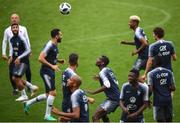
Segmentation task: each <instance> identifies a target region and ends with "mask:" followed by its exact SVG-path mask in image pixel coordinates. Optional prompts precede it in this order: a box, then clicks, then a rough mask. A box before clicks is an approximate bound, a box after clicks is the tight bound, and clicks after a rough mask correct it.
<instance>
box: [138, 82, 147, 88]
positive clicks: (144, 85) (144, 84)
mask: <svg viewBox="0 0 180 123" xmlns="http://www.w3.org/2000/svg"><path fill="white" fill-rule="evenodd" d="M138 84H139V86H140V87H141V88H143V89H148V85H147V84H146V83H141V82H139V83H138Z"/></svg>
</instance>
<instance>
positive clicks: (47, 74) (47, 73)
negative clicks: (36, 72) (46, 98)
mask: <svg viewBox="0 0 180 123" xmlns="http://www.w3.org/2000/svg"><path fill="white" fill-rule="evenodd" d="M40 75H41V77H42V79H43V81H44V85H45V89H46V93H49V92H50V91H54V90H55V89H56V88H55V72H54V71H53V70H50V69H41V70H40Z"/></svg>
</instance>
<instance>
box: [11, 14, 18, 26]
mask: <svg viewBox="0 0 180 123" xmlns="http://www.w3.org/2000/svg"><path fill="white" fill-rule="evenodd" d="M10 20H11V24H14V23H16V24H19V22H20V18H19V15H18V14H16V13H13V14H12V15H11V18H10Z"/></svg>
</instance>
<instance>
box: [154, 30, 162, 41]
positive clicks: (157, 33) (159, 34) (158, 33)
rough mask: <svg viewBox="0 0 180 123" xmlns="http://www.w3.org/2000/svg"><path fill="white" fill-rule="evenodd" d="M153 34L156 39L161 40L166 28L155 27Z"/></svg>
mask: <svg viewBox="0 0 180 123" xmlns="http://www.w3.org/2000/svg"><path fill="white" fill-rule="evenodd" d="M153 36H154V38H155V40H159V39H161V38H163V37H164V29H163V28H161V27H155V28H154V29H153Z"/></svg>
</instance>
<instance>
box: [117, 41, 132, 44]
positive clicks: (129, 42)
mask: <svg viewBox="0 0 180 123" xmlns="http://www.w3.org/2000/svg"><path fill="white" fill-rule="evenodd" d="M120 43H121V44H125V45H135V42H134V41H121V42H120Z"/></svg>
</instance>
